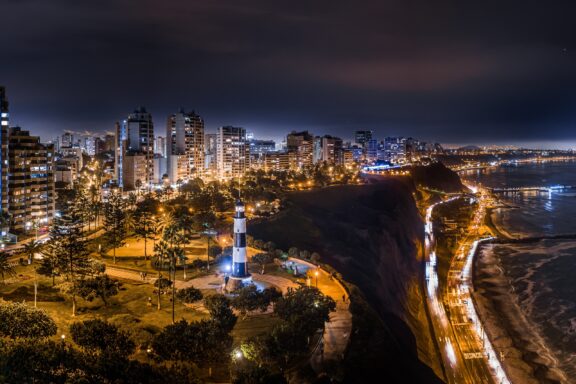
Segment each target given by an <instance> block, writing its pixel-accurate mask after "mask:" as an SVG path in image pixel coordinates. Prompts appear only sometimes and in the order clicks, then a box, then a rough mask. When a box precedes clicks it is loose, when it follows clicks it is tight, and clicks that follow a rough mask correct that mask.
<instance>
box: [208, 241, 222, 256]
mask: <svg viewBox="0 0 576 384" xmlns="http://www.w3.org/2000/svg"><path fill="white" fill-rule="evenodd" d="M221 253H222V247H221V246H219V245H218V244H216V245H211V246H210V248H208V256H210V257H212V258H215V257H216V256H218V255H220V254H221Z"/></svg>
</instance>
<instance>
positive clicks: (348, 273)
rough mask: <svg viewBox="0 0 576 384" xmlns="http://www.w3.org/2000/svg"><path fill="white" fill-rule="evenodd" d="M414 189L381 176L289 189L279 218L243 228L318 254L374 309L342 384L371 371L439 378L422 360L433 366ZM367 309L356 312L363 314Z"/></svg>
mask: <svg viewBox="0 0 576 384" xmlns="http://www.w3.org/2000/svg"><path fill="white" fill-rule="evenodd" d="M413 192H414V189H413V185H412V184H411V182H410V181H409V179H405V180H403V181H402V180H397V179H383V180H381V181H380V182H378V183H375V184H371V185H362V186H338V187H331V188H325V189H321V190H315V191H309V192H299V193H293V194H291V195H289V197H288V200H287V207H286V209H285V210H284V211H283V212H282V213H281V214H280V215H278V216H277V217H275V218H273V219H271V220H268V221H265V222H260V223H252V224H251V225H250V226H249V232H250V234H251V235H252V236H254V238H256V239H265V240H271V241H274V242H275V243H276V244H277V245H278V246H279V247H280V248H283V249H287V248H289V247H291V246H296V247H298V248H300V249H307V250H310V251H316V252H319V253H320V254H321V255H322V260H323V261H324V262H326V263H328V264H330V265H332V266H333V267H334V268H336V269H337V270H338V271H339V272H341V273H342V275H343V277H344V279H346V280H347V281H349V282H351V283H353V284H354V285H356V286H357V287H359V289H360V290H361V291H362V293H363V296H365V297H366V299H367V301H368V302H369V303H370V306H371V307H372V308H373V309H374V310H375V311H376V313H377V314H378V316H374V317H375V318H377V324H374V322H371V323H370V324H371V325H366V324H367V323H362V324H364V327H367V326H373V327H375V328H378V329H373V330H371V331H373V332H371V333H370V332H369V333H367V334H364V337H371V338H374V337H378V338H379V339H380V340H378V342H375V340H370V342H365V341H364V342H362V343H355V342H354V337H355V334H361V333H362V332H364V331H366V329H356V330H355V332H353V336H352V345H353V347H354V348H353V351H351V353H350V354H349V356H347V359H348V360H349V361H348V364H349V365H354V366H355V367H354V372H353V374H351V373H350V372H347V373H346V374H345V377H346V378H347V380H346V381H348V382H365V381H356V380H358V379H360V378H361V377H364V380H367V379H368V378H370V377H374V376H371V375H374V374H379V377H381V378H383V379H384V378H386V379H390V380H392V379H394V380H397V379H401V380H402V382H410V383H434V382H437V381H438V379H437V377H436V376H435V375H434V373H433V371H432V369H430V368H429V367H428V366H427V365H426V364H424V363H423V362H422V361H425V362H426V363H427V364H428V365H430V366H435V365H437V363H436V361H437V360H436V357H435V355H436V353H435V352H434V348H433V345H432V342H431V337H430V334H429V328H428V324H427V319H426V314H425V311H424V302H423V298H422V296H421V290H420V285H419V273H420V271H421V268H419V267H420V263H421V260H419V255H420V248H421V245H422V241H423V225H422V219H421V216H420V214H419V212H418V210H417V208H416V204H415V202H414V199H413ZM364 309H365V308H364ZM369 312H371V311H370V310H369V309H368V310H367V311H365V312H363V313H364V315H365V316H368V317H369V316H370V313H369ZM378 317H379V319H378ZM364 320H365V319H364ZM359 323H361V322H358V324H359ZM370 335H372V336H370ZM358 337H361V336H358ZM368 344H369V345H368ZM363 348H364V350H362V349H363ZM361 355H364V356H361ZM418 357H419V358H420V359H421V360H422V361H420V360H419V359H418ZM358 365H361V366H358ZM436 368H437V367H436ZM351 380H352V381H351ZM382 382H385V381H382ZM390 382H397V381H390ZM438 382H439V381H438Z"/></svg>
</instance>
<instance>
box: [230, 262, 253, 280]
mask: <svg viewBox="0 0 576 384" xmlns="http://www.w3.org/2000/svg"><path fill="white" fill-rule="evenodd" d="M232 276H234V277H248V276H250V275H249V274H248V269H247V267H246V263H234V264H233V265H232Z"/></svg>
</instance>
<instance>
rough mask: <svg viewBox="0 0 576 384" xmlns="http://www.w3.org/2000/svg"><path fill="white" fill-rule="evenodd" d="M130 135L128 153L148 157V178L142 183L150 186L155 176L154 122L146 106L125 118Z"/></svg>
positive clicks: (128, 134)
mask: <svg viewBox="0 0 576 384" xmlns="http://www.w3.org/2000/svg"><path fill="white" fill-rule="evenodd" d="M124 125H125V126H126V128H125V131H126V134H127V136H128V141H127V143H126V144H127V146H126V150H127V155H128V156H130V155H133V154H137V155H144V157H145V159H146V180H142V184H143V185H145V186H147V187H148V188H149V187H150V186H151V184H152V180H153V178H154V123H153V122H152V115H151V114H150V113H149V112H147V111H146V108H144V107H140V109H137V110H135V111H134V112H133V113H131V114H130V115H129V116H128V119H126V120H124Z"/></svg>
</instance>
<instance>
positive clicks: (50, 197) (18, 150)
mask: <svg viewBox="0 0 576 384" xmlns="http://www.w3.org/2000/svg"><path fill="white" fill-rule="evenodd" d="M8 137H9V138H8V188H7V192H8V193H7V195H8V213H9V214H10V216H11V222H12V225H11V231H14V232H20V233H21V232H30V231H32V230H35V229H36V228H40V227H45V226H48V225H49V224H50V223H51V222H52V218H53V217H54V209H55V191H54V145H53V144H41V143H40V138H39V137H37V136H31V135H30V133H29V132H28V131H24V130H22V129H21V128H19V127H11V128H10V130H9V134H8Z"/></svg>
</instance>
